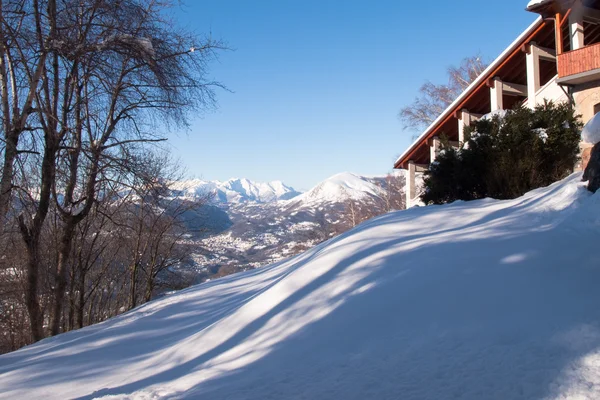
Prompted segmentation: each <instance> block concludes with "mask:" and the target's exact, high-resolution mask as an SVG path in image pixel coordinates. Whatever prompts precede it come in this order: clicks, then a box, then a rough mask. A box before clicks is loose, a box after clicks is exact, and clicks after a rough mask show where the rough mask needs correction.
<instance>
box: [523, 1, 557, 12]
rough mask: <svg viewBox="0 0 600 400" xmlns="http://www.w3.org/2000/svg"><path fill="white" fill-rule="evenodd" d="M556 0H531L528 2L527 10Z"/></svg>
mask: <svg viewBox="0 0 600 400" xmlns="http://www.w3.org/2000/svg"><path fill="white" fill-rule="evenodd" d="M553 1H554V0H531V1H530V2H529V3H528V4H527V10H531V9H532V8H535V7H539V6H542V5H544V4H549V3H552V2H553Z"/></svg>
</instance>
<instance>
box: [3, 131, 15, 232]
mask: <svg viewBox="0 0 600 400" xmlns="http://www.w3.org/2000/svg"><path fill="white" fill-rule="evenodd" d="M18 144H19V135H18V134H15V133H14V132H13V133H10V134H7V135H6V143H5V146H4V163H3V165H2V178H0V221H1V222H2V224H4V223H5V221H4V220H5V218H6V214H7V213H8V210H9V208H10V203H11V199H12V196H11V194H12V185H13V173H14V163H15V159H16V158H17V146H18Z"/></svg>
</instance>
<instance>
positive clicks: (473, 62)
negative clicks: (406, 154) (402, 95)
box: [398, 54, 487, 129]
mask: <svg viewBox="0 0 600 400" xmlns="http://www.w3.org/2000/svg"><path fill="white" fill-rule="evenodd" d="M486 67H487V63H485V62H484V61H483V60H482V57H481V55H479V54H478V55H475V56H473V57H467V58H465V59H463V60H462V61H461V63H460V65H459V66H458V67H456V66H451V67H448V69H447V71H446V72H447V74H448V82H447V83H445V84H435V83H432V82H429V81H428V82H425V83H424V84H423V85H422V86H421V88H420V89H419V96H418V97H417V98H416V99H415V100H414V101H413V103H411V104H409V105H407V106H406V107H402V108H401V109H400V112H399V113H398V117H399V118H400V120H401V121H402V122H403V123H404V125H405V127H406V128H413V129H420V128H424V127H426V126H428V125H430V124H431V123H432V122H433V121H435V119H436V118H437V117H438V116H439V115H440V114H441V113H442V112H443V111H444V110H445V109H446V108H447V107H448V106H449V105H450V104H451V103H452V102H453V101H454V100H455V99H456V98H457V97H458V96H459V95H460V94H461V93H462V92H463V91H464V90H465V89H466V88H467V87H468V86H469V85H470V84H471V83H472V82H473V81H474V80H475V79H476V78H477V77H478V76H479V75H481V73H482V72H483V71H484V70H485V68H486Z"/></svg>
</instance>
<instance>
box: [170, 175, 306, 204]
mask: <svg viewBox="0 0 600 400" xmlns="http://www.w3.org/2000/svg"><path fill="white" fill-rule="evenodd" d="M173 188H174V189H175V190H178V191H179V192H180V193H179V194H180V195H182V196H196V195H204V194H206V193H213V194H214V200H215V201H216V202H218V203H247V202H254V203H270V202H273V201H277V200H287V199H291V198H293V197H295V196H297V195H299V194H300V193H299V192H297V191H296V190H295V189H294V188H292V187H290V186H287V185H285V184H284V183H283V182H281V181H273V182H267V183H263V182H255V181H252V180H250V179H245V178H234V179H229V180H228V181H205V180H201V179H192V180H187V181H181V182H177V183H176V184H174V185H173Z"/></svg>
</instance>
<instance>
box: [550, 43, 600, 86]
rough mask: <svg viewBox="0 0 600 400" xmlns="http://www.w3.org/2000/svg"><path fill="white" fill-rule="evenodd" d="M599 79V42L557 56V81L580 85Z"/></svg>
mask: <svg viewBox="0 0 600 400" xmlns="http://www.w3.org/2000/svg"><path fill="white" fill-rule="evenodd" d="M597 80H600V43H596V44H593V45H590V46H585V47H582V48H580V49H577V50H573V51H568V52H566V53H563V54H559V56H558V81H557V82H558V83H559V84H562V85H581V84H584V83H588V82H592V81H597Z"/></svg>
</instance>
